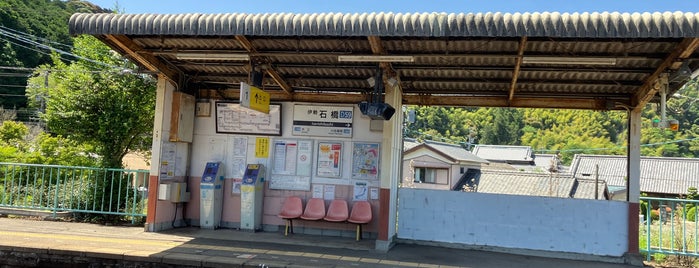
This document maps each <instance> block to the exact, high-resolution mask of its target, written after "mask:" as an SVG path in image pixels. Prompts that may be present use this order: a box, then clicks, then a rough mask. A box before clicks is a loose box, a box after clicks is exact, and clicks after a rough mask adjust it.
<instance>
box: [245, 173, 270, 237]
mask: <svg viewBox="0 0 699 268" xmlns="http://www.w3.org/2000/svg"><path fill="white" fill-rule="evenodd" d="M264 176H265V169H264V166H263V165H259V164H249V165H248V166H247V168H246V169H245V174H244V175H243V183H242V185H241V186H240V229H241V230H249V231H253V232H254V231H257V230H260V229H262V198H263V196H264V195H263V193H264V190H265V182H264Z"/></svg>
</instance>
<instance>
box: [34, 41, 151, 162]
mask: <svg viewBox="0 0 699 268" xmlns="http://www.w3.org/2000/svg"><path fill="white" fill-rule="evenodd" d="M73 53H75V54H77V55H80V56H81V57H83V58H86V59H89V60H79V61H76V62H73V63H70V64H66V63H64V62H62V61H61V60H60V59H59V58H58V57H57V56H54V60H53V65H52V66H42V68H43V69H44V70H43V71H42V70H39V71H37V77H34V78H31V79H30V81H29V85H28V87H27V93H28V94H29V99H31V100H34V99H36V96H39V95H43V96H47V97H46V98H47V100H46V110H45V113H43V114H42V116H41V118H42V120H44V121H45V122H46V124H47V127H48V131H49V132H51V133H54V134H57V135H61V136H65V137H67V138H69V139H71V140H75V141H77V142H80V143H86V144H89V145H91V146H93V147H94V150H95V151H94V153H96V154H97V155H99V156H100V159H101V161H100V166H102V167H112V168H120V167H122V158H123V157H124V155H126V154H127V153H128V152H129V151H132V150H149V148H150V140H151V131H152V124H153V117H154V106H155V105H154V103H155V80H154V79H152V78H151V77H150V76H144V75H141V74H135V73H131V72H130V71H128V70H129V68H135V66H133V64H132V63H130V62H129V61H128V60H126V59H125V58H123V57H121V56H119V55H118V54H117V53H114V52H112V51H111V50H110V49H109V48H108V47H107V46H105V45H104V44H102V43H101V42H99V41H98V40H97V39H95V38H94V37H91V36H80V37H77V38H76V39H75V49H74V50H73ZM46 75H48V87H45V84H44V83H45V79H46V77H45V76H46ZM33 105H39V104H38V103H33Z"/></svg>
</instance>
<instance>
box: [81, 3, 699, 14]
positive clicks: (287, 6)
mask: <svg viewBox="0 0 699 268" xmlns="http://www.w3.org/2000/svg"><path fill="white" fill-rule="evenodd" d="M89 1H90V2H92V3H94V4H96V5H98V6H101V7H103V8H109V9H115V6H117V5H116V4H117V3H118V7H119V10H120V11H123V12H124V13H160V14H172V13H280V12H290V13H325V12H341V13H364V12H366V13H371V12H393V13H414V12H420V13H422V12H446V13H479V12H504V13H514V12H544V11H548V12H554V11H556V12H568V13H572V12H603V11H610V12H611V11H618V12H655V11H682V12H699V1H697V0H555V1H551V0H546V1H544V0H480V1H473V0H402V1H401V0H342V1H340V0H257V1H255V0H247V1H245V0H232V1H231V0H169V1H161V0H89Z"/></svg>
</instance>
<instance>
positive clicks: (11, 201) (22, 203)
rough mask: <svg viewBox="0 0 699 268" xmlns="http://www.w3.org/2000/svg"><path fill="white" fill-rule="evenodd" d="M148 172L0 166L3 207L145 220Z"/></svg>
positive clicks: (14, 164)
mask: <svg viewBox="0 0 699 268" xmlns="http://www.w3.org/2000/svg"><path fill="white" fill-rule="evenodd" d="M148 174H149V171H148V170H128V169H104V168H93V167H71V166H58V165H39V164H18V163H3V162H0V207H4V208H12V209H26V210H38V211H45V212H46V211H49V212H52V213H53V216H56V214H57V213H59V212H72V213H86V214H108V215H119V216H124V217H125V218H127V219H131V222H132V223H135V222H136V221H137V220H138V219H143V217H145V216H146V207H147V198H148Z"/></svg>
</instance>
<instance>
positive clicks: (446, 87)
mask: <svg viewBox="0 0 699 268" xmlns="http://www.w3.org/2000/svg"><path fill="white" fill-rule="evenodd" d="M403 82H404V83H407V81H403ZM405 87H406V88H404V89H405V90H406V91H407V90H410V89H421V90H425V89H429V90H434V91H437V90H436V89H439V90H443V91H479V92H483V91H492V92H497V91H507V90H509V87H510V84H509V83H479V82H445V81H411V82H410V83H409V85H407V86H405ZM434 91H433V92H434Z"/></svg>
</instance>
